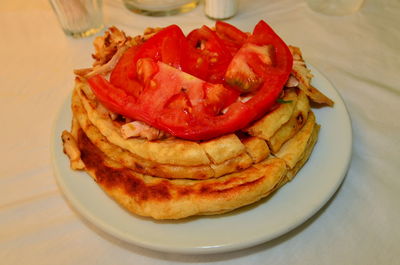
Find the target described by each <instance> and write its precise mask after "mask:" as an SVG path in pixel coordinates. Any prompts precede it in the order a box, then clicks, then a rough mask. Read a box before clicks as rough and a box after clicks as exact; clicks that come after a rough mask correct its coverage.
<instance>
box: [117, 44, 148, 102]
mask: <svg viewBox="0 0 400 265" xmlns="http://www.w3.org/2000/svg"><path fill="white" fill-rule="evenodd" d="M139 47H140V46H133V47H131V48H129V49H128V50H127V51H126V52H125V53H124V54H123V55H122V57H121V58H120V59H119V61H118V63H117V64H116V66H115V67H114V70H113V71H112V72H111V75H110V82H111V83H112V84H113V85H114V86H116V87H118V88H121V89H123V90H125V91H126V92H127V93H128V94H130V95H133V96H134V97H135V98H137V97H138V96H139V95H140V93H141V92H142V90H143V86H142V85H141V84H140V83H139V82H138V81H137V80H136V79H135V75H136V68H135V64H134V61H133V58H134V57H135V55H136V54H137V51H138V50H139Z"/></svg>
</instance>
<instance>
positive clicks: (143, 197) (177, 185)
mask: <svg viewBox="0 0 400 265" xmlns="http://www.w3.org/2000/svg"><path fill="white" fill-rule="evenodd" d="M78 145H79V148H80V151H81V154H82V155H81V157H82V161H83V162H84V163H85V166H86V170H87V171H88V172H89V173H90V175H91V176H92V177H93V178H94V179H95V180H96V182H97V183H98V184H99V185H100V186H101V188H102V189H103V190H104V191H105V192H106V193H107V194H109V195H110V196H111V197H112V198H114V199H115V200H116V201H117V202H118V203H119V204H121V205H122V206H123V207H124V208H126V209H127V210H128V211H130V212H132V213H135V214H138V215H141V216H151V217H153V218H155V219H180V218H185V217H188V216H192V215H209V214H217V213H224V212H228V211H231V210H233V209H237V208H239V207H242V206H245V205H248V204H251V203H253V202H255V201H258V200H260V199H261V198H263V197H265V196H268V195H269V194H270V193H271V192H273V191H274V190H275V189H276V188H277V187H278V185H279V183H280V182H281V180H282V178H284V177H285V175H286V172H287V168H286V164H285V162H284V161H283V160H282V159H278V158H273V157H272V158H270V159H267V160H265V161H263V162H262V163H258V164H256V165H254V166H251V167H249V168H247V169H245V170H243V171H240V172H237V173H232V174H228V175H225V176H223V177H220V178H217V179H209V180H188V179H182V180H168V179H164V178H157V177H153V176H149V175H144V174H140V173H137V172H135V171H133V170H130V169H127V168H125V167H123V166H122V165H120V164H118V163H117V162H115V161H112V160H110V159H109V158H108V157H107V156H106V155H104V153H102V152H101V151H100V150H99V149H98V148H97V147H96V146H95V145H94V144H92V142H91V141H90V140H89V138H88V137H86V135H85V134H84V132H83V130H81V131H80V133H79V136H78Z"/></svg>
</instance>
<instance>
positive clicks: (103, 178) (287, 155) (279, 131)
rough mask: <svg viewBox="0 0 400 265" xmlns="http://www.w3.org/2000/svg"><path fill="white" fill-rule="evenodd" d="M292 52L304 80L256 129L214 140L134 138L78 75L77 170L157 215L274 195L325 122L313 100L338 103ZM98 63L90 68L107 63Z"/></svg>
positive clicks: (72, 143)
mask: <svg viewBox="0 0 400 265" xmlns="http://www.w3.org/2000/svg"><path fill="white" fill-rule="evenodd" d="M115 33H118V32H114V34H115ZM117 35H118V34H117ZM115 37H117V36H115ZM125 37H126V36H125ZM116 39H118V38H116ZM130 40H132V39H129V38H126V42H123V43H122V44H120V45H121V46H119V47H120V49H126V47H125V46H124V45H126V43H128V42H130ZM104 43H106V42H104ZM117 50H118V49H117ZM291 51H292V53H293V55H294V60H295V65H294V67H293V71H292V75H293V76H295V77H296V78H297V80H298V82H299V84H298V86H297V87H292V88H285V89H284V91H283V96H282V98H281V99H280V101H279V102H278V103H279V104H277V105H276V107H275V108H274V109H273V110H271V111H270V112H269V113H267V114H266V115H265V116H264V117H261V118H260V119H259V120H257V121H255V122H254V123H253V124H251V125H249V127H248V128H245V129H244V130H242V131H238V132H235V133H231V134H227V135H223V136H220V137H217V138H214V139H211V140H208V141H188V140H183V139H179V138H174V137H165V138H159V139H157V140H147V139H144V138H140V137H136V138H126V137H124V135H122V133H121V128H122V126H123V124H124V122H122V121H120V120H118V119H115V116H116V114H114V113H111V112H110V111H108V110H106V109H105V107H104V106H103V105H101V104H100V103H99V102H98V100H97V98H96V97H95V95H94V94H93V92H92V91H91V89H90V87H89V86H88V84H87V82H86V80H85V77H84V76H83V77H82V76H81V77H77V78H76V80H75V88H74V93H73V96H72V112H73V118H72V127H71V131H70V132H67V131H64V132H63V134H62V140H63V144H64V152H65V153H66V154H67V155H68V157H69V158H70V161H71V168H73V169H77V170H85V171H86V172H88V173H89V174H90V175H91V176H92V177H93V179H94V180H95V181H96V182H97V184H98V185H99V186H100V187H101V188H102V189H103V190H104V191H105V192H106V193H107V194H108V195H109V196H110V197H112V198H113V199H114V200H115V201H116V202H117V203H119V204H120V205H121V206H122V207H124V208H125V209H127V210H128V211H129V212H131V213H134V214H137V215H140V216H146V217H151V218H154V219H181V218H186V217H189V216H193V215H210V214H219V213H225V212H229V211H232V210H235V209H237V208H240V207H243V206H245V205H249V204H251V203H254V202H256V201H258V200H260V199H262V198H264V197H266V196H268V195H270V194H271V193H273V192H274V191H276V190H277V189H279V188H280V187H282V186H283V185H284V184H285V183H287V182H289V181H290V180H292V179H293V178H294V177H295V175H296V174H297V173H298V171H299V170H300V169H301V168H302V167H303V165H304V164H305V163H306V162H307V160H308V159H309V157H310V156H311V153H312V150H313V147H314V145H315V143H316V142H317V139H318V132H319V128H320V126H319V125H318V124H317V122H316V119H315V115H314V114H313V112H312V110H311V108H310V103H309V100H312V101H314V102H317V103H323V104H327V105H332V104H333V102H332V101H330V99H329V98H327V97H326V96H324V95H323V94H322V93H320V92H319V91H318V90H313V88H312V86H311V83H310V80H311V78H312V74H311V72H310V71H309V69H308V68H307V67H306V66H305V63H304V60H303V58H302V56H301V52H300V50H299V49H298V48H296V47H291ZM117 53H118V51H117ZM96 54H97V55H98V56H100V55H101V53H99V51H98V52H97V53H96ZM111 55H112V54H107V56H111ZM98 56H97V57H98ZM99 58H100V59H101V56H100V57H99ZM96 60H97V61H98V60H99V59H96ZM111 60H114V61H115V58H113V59H111ZM97 61H96V62H97ZM108 63H109V62H106V64H108ZM96 67H98V68H93V69H89V70H88V74H89V75H93V74H95V73H96V69H99V68H106V66H105V65H104V64H103V65H101V64H100V65H97V66H96ZM78 72H79V71H78ZM81 72H82V71H81ZM83 72H85V71H83ZM127 122H128V121H125V123H127Z"/></svg>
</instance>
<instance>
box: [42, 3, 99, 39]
mask: <svg viewBox="0 0 400 265" xmlns="http://www.w3.org/2000/svg"><path fill="white" fill-rule="evenodd" d="M50 4H51V6H52V8H53V10H54V12H55V14H56V15H57V19H58V21H59V23H60V25H61V28H62V29H63V31H64V32H65V34H67V35H68V36H72V37H74V38H80V37H86V36H90V35H93V34H95V33H97V32H99V31H100V30H101V29H102V28H103V27H104V24H103V1H102V0H50Z"/></svg>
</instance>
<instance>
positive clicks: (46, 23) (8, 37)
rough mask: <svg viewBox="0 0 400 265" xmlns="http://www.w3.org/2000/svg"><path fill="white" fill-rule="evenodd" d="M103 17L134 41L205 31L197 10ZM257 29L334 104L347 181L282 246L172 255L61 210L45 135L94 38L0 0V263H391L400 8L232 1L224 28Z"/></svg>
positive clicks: (115, 9)
mask: <svg viewBox="0 0 400 265" xmlns="http://www.w3.org/2000/svg"><path fill="white" fill-rule="evenodd" d="M104 13H105V20H106V23H107V25H116V26H117V27H119V28H121V29H123V30H124V31H126V32H127V33H128V34H134V35H136V34H139V33H141V32H142V31H143V30H144V28H145V27H148V26H166V25H169V24H178V25H180V26H181V27H182V29H183V30H184V31H186V32H188V31H189V30H190V29H193V28H196V27H199V26H201V25H203V24H207V25H212V24H213V23H214V22H213V21H212V20H210V19H208V18H206V17H205V16H204V14H203V6H202V5H200V6H199V7H197V8H196V9H195V10H194V11H192V12H190V13H187V14H184V15H177V16H171V17H165V18H151V17H144V16H140V15H135V14H132V13H130V12H129V11H128V10H126V9H125V8H124V6H123V5H122V3H121V1H119V0H106V1H105V3H104ZM260 19H264V20H266V21H267V22H268V23H269V24H270V25H271V26H273V27H274V29H275V30H276V31H277V32H278V33H279V34H280V35H281V37H282V38H283V39H284V40H285V41H286V42H287V43H290V44H293V45H297V46H300V47H301V48H302V50H303V53H304V55H305V58H306V60H307V62H309V63H311V64H312V65H313V66H315V67H316V68H318V69H319V70H320V71H321V72H322V73H324V74H325V76H327V77H328V78H329V79H330V80H331V82H332V83H333V84H334V85H335V87H336V88H337V90H338V91H339V92H340V94H341V95H342V97H343V99H344V101H345V103H346V105H347V108H348V110H349V113H350V116H351V120H352V126H353V154H352V161H351V164H350V167H349V170H348V173H347V175H346V178H345V180H344V182H343V184H342V186H341V187H340V189H339V190H338V192H337V193H336V194H335V195H334V197H333V198H332V199H331V200H330V201H329V203H328V204H327V205H326V206H325V207H323V208H322V210H320V211H319V212H318V213H317V214H316V215H315V216H313V217H312V218H311V219H310V220H309V221H307V222H306V223H304V224H302V225H301V226H299V227H298V228H296V229H295V230H293V231H291V232H289V233H288V234H285V235H284V236H282V237H280V238H277V239H275V240H272V241H270V242H267V243H264V244H262V245H259V246H256V247H252V248H250V249H244V250H239V251H235V252H232V253H223V254H212V255H178V254H168V253H160V252H156V251H152V250H148V249H143V248H141V247H138V246H135V245H130V244H127V243H124V242H122V241H120V240H118V239H116V238H113V237H111V236H109V235H108V234H106V233H104V232H102V231H100V230H99V229H97V228H96V227H94V226H93V225H91V224H90V223H89V222H88V221H86V220H85V219H83V218H82V217H80V215H79V214H78V213H77V212H75V210H74V209H73V207H71V206H70V205H69V204H68V203H67V201H66V200H65V198H64V197H63V195H62V193H61V191H60V189H59V188H58V186H57V184H56V181H55V178H54V174H53V171H52V164H51V157H50V137H51V131H52V126H53V122H54V119H55V118H56V115H57V111H58V110H59V109H60V107H61V105H62V104H63V103H64V101H65V99H66V97H67V96H68V95H69V93H70V92H71V89H72V86H73V73H72V70H73V69H75V68H82V67H87V66H89V65H90V63H91V58H90V53H91V52H92V41H93V38H94V37H89V38H85V39H78V40H77V39H72V38H69V37H66V36H65V35H64V34H63V32H62V31H61V30H60V27H59V25H58V23H57V21H56V18H55V16H54V14H53V13H52V10H51V8H50V5H49V4H48V2H47V1H46V0H37V1H22V0H3V1H1V2H0V59H1V63H0V128H1V130H0V146H1V148H0V264H5V265H11V264H364V265H365V264H385V265H387V264H400V256H399V254H398V253H399V251H400V228H399V224H400V173H399V172H400V121H399V114H400V85H399V83H400V82H399V81H400V78H399V76H400V26H399V25H400V2H399V1H397V0H382V1H379V0H375V1H374V0H366V2H365V4H364V6H363V7H362V9H361V10H360V11H359V12H358V13H356V14H354V15H350V16H343V17H332V16H325V15H321V14H317V13H314V12H313V11H311V10H310V9H309V8H308V7H307V5H306V3H305V2H304V1H299V0H298V1H296V0H280V1H278V0H253V1H250V0H249V1H240V6H239V12H238V14H237V15H236V16H235V17H234V18H232V19H230V20H228V22H229V23H232V24H234V25H236V26H237V27H239V28H241V29H243V30H248V31H249V30H251V29H252V27H253V26H254V25H255V24H256V23H257V22H258V21H259V20H260ZM68 127H69V125H66V128H68ZM321 177H323V173H322V174H321ZM316 188H318V187H316ZM243 229H246V227H243Z"/></svg>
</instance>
